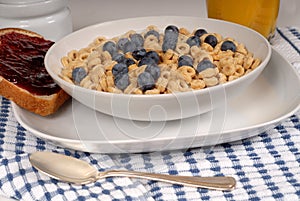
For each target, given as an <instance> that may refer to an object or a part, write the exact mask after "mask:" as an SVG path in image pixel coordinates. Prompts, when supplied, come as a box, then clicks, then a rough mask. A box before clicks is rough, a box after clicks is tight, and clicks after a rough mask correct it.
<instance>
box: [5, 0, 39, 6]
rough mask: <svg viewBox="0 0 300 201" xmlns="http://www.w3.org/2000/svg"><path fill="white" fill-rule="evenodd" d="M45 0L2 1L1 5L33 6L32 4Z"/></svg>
mask: <svg viewBox="0 0 300 201" xmlns="http://www.w3.org/2000/svg"><path fill="white" fill-rule="evenodd" d="M40 2H43V0H0V4H12V5H20V4H31V3H40Z"/></svg>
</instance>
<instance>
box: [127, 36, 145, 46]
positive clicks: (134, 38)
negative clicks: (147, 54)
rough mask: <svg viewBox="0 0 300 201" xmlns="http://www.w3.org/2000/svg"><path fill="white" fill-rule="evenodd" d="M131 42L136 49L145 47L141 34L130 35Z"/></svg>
mask: <svg viewBox="0 0 300 201" xmlns="http://www.w3.org/2000/svg"><path fill="white" fill-rule="evenodd" d="M130 40H131V42H133V43H134V45H135V46H136V48H142V47H143V46H144V38H143V36H142V35H141V34H138V33H135V34H131V35H130Z"/></svg>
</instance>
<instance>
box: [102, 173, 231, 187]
mask: <svg viewBox="0 0 300 201" xmlns="http://www.w3.org/2000/svg"><path fill="white" fill-rule="evenodd" d="M98 176H99V178H102V177H112V176H123V177H132V178H141V179H150V180H155V181H162V182H168V183H172V184H181V185H186V186H192V187H200V188H207V189H213V190H233V189H234V187H235V184H236V181H235V179H234V178H233V177H222V176H220V177H196V176H179V175H166V174H156V173H148V172H137V171H127V170H109V171H106V172H100V173H99V175H98Z"/></svg>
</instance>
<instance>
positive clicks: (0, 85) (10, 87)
mask: <svg viewBox="0 0 300 201" xmlns="http://www.w3.org/2000/svg"><path fill="white" fill-rule="evenodd" d="M11 32H17V33H21V34H26V35H28V36H31V37H40V38H43V37H42V36H41V35H39V34H37V33H35V32H32V31H29V30H24V29H19V28H5V29H0V36H1V35H5V34H7V33H11ZM0 46H1V41H0ZM0 95H2V96H3V97H5V98H7V99H9V100H11V101H13V102H15V103H16V104H17V105H19V106H20V107H22V108H24V109H26V110H29V111H31V112H34V113H36V114H39V115H41V116H47V115H50V114H53V113H55V112H56V111H57V110H58V108H60V106H61V105H62V104H63V103H64V102H65V101H66V100H68V99H69V98H70V96H69V95H68V94H67V93H66V92H65V91H63V90H62V89H60V90H59V91H58V92H56V93H54V94H51V95H35V94H32V93H30V92H28V91H27V90H26V89H23V88H21V87H19V86H17V85H15V84H13V83H12V82H10V81H8V80H7V79H5V77H3V76H1V75H0Z"/></svg>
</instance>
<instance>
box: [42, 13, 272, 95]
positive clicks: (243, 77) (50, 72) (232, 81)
mask: <svg viewBox="0 0 300 201" xmlns="http://www.w3.org/2000/svg"><path fill="white" fill-rule="evenodd" d="M164 17H167V18H186V19H192V18H193V19H201V20H207V21H212V22H213V21H216V22H220V23H224V24H230V25H231V26H238V27H241V28H243V29H247V30H248V31H250V32H253V33H254V34H256V35H259V36H260V38H261V39H263V41H264V42H265V44H266V45H267V55H266V57H265V59H264V60H262V62H261V63H260V64H259V66H258V67H257V68H255V69H254V70H253V71H251V72H250V73H248V74H244V75H243V76H242V77H239V78H238V79H235V80H231V81H229V82H226V83H223V84H218V85H216V86H212V87H206V88H204V89H199V90H191V91H185V92H175V93H169V94H125V93H111V92H104V91H97V90H93V89H87V88H84V87H81V86H78V85H75V84H71V83H69V82H67V81H65V80H63V79H62V78H61V77H60V76H59V75H58V74H56V73H54V72H53V71H50V69H49V66H48V65H47V61H48V60H49V55H50V53H51V52H52V51H53V49H55V48H56V46H59V45H60V44H61V43H63V41H64V39H65V38H67V37H69V36H73V35H76V34H79V33H81V32H85V31H86V30H90V29H94V28H96V27H98V26H105V25H106V24H107V25H109V24H111V23H122V22H123V21H128V20H137V19H138V20H143V19H149V18H164ZM271 53H272V47H271V45H270V43H269V41H268V40H267V39H266V38H265V37H264V36H263V35H261V34H260V33H259V32H257V31H255V30H253V29H250V28H248V27H246V26H243V25H240V24H237V23H233V22H228V21H224V20H219V19H213V18H203V17H193V16H172V15H170V16H169V15H167V16H146V17H134V18H124V19H118V20H112V21H106V22H102V23H97V24H93V25H89V26H87V27H84V28H82V29H79V30H77V31H74V32H72V33H70V34H68V35H67V36H65V37H63V38H61V39H60V40H58V41H57V42H55V43H54V44H53V45H52V46H51V47H50V48H49V50H48V51H47V53H46V55H45V60H44V61H45V62H44V63H45V68H46V70H47V71H48V73H49V74H50V76H51V77H53V79H54V81H55V82H57V80H59V82H62V83H63V84H64V85H66V86H67V87H68V88H71V89H72V90H73V91H74V90H79V91H80V92H88V93H89V94H93V95H97V94H99V95H100V94H101V95H103V96H115V97H130V98H133V97H134V98H136V99H142V98H145V97H147V98H148V97H151V99H154V98H161V97H165V98H168V97H174V95H176V97H178V98H179V97H181V96H186V95H187V94H194V95H201V94H205V93H207V92H211V90H213V91H217V90H219V89H220V88H228V87H231V86H232V85H235V84H236V83H240V82H243V80H246V79H247V78H248V77H249V76H251V75H252V74H253V73H254V72H255V71H259V70H261V69H260V68H261V66H266V65H267V63H268V62H269V61H270V58H271Z"/></svg>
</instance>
